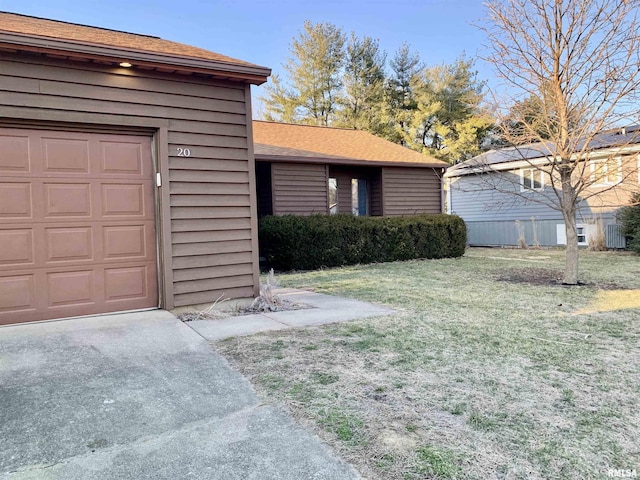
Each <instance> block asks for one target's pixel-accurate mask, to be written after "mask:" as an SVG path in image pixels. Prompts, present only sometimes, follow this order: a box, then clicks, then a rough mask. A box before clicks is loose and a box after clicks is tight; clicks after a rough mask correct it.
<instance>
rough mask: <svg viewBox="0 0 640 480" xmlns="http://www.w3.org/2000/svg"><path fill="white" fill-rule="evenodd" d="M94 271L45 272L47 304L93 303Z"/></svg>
mask: <svg viewBox="0 0 640 480" xmlns="http://www.w3.org/2000/svg"><path fill="white" fill-rule="evenodd" d="M94 282H95V279H94V271H93V270H83V271H73V272H54V273H49V274H47V300H48V306H50V307H55V306H59V305H65V306H68V305H86V304H93V303H95V301H94V299H95V297H96V295H95V290H96V289H95V285H94Z"/></svg>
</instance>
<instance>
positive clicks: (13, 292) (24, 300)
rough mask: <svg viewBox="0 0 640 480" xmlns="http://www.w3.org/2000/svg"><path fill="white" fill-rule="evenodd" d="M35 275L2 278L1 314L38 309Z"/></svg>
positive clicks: (0, 280)
mask: <svg viewBox="0 0 640 480" xmlns="http://www.w3.org/2000/svg"><path fill="white" fill-rule="evenodd" d="M35 292H36V282H35V275H33V274H31V275H12V276H7V277H0V313H1V312H14V311H20V310H32V311H35V309H36V302H35V299H36V294H35Z"/></svg>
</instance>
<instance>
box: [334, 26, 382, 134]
mask: <svg viewBox="0 0 640 480" xmlns="http://www.w3.org/2000/svg"><path fill="white" fill-rule="evenodd" d="M386 58H387V55H386V53H385V52H383V51H381V50H380V45H379V43H378V40H374V39H373V38H371V37H364V38H362V39H360V38H358V37H356V36H355V34H353V33H352V34H351V37H350V38H349V42H348V44H347V48H346V58H345V64H344V101H343V105H342V108H341V110H340V114H339V120H338V122H337V124H338V125H340V126H343V127H348V128H355V129H359V130H367V131H369V132H371V133H374V134H375V133H379V131H380V130H381V126H380V123H381V119H380V116H381V107H382V102H383V101H384V80H385V64H386Z"/></svg>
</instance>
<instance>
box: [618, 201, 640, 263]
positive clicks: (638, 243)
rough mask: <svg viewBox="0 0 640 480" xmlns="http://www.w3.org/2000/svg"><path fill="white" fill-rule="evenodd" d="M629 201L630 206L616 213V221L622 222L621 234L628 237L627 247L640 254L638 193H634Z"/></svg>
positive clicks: (639, 202)
mask: <svg viewBox="0 0 640 480" xmlns="http://www.w3.org/2000/svg"><path fill="white" fill-rule="evenodd" d="M631 201H632V204H633V205H632V206H630V207H624V208H622V209H621V210H620V212H619V213H618V221H619V222H620V223H621V224H622V234H623V235H624V236H626V237H627V238H628V239H629V247H630V248H631V250H633V251H634V252H636V253H637V254H639V255H640V193H636V194H634V195H633V197H632V200H631Z"/></svg>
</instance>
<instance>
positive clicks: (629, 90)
mask: <svg viewBox="0 0 640 480" xmlns="http://www.w3.org/2000/svg"><path fill="white" fill-rule="evenodd" d="M639 5H640V2H639V1H637V0H502V1H500V0H494V1H489V2H488V3H487V4H486V7H487V10H488V18H487V23H486V26H485V27H484V28H483V30H485V32H486V34H487V37H488V40H489V42H488V48H489V54H488V56H487V58H486V60H487V61H489V62H490V63H491V64H492V65H493V67H494V69H495V71H496V73H497V74H498V76H499V77H501V78H502V80H503V81H504V93H506V96H508V97H509V99H508V100H506V101H505V99H504V98H501V99H500V105H501V106H504V105H513V104H515V103H516V102H519V103H518V105H519V108H512V109H511V111H510V112H509V116H508V118H507V112H503V114H504V121H503V122H502V124H501V125H502V127H503V132H504V133H503V135H504V140H505V141H506V143H508V144H511V145H523V144H528V143H532V142H540V143H539V144H538V147H540V148H542V149H544V150H546V155H548V162H546V163H540V162H531V167H532V168H535V169H536V170H539V171H540V172H544V174H546V175H547V176H548V181H549V182H550V183H551V186H552V187H553V191H554V192H555V197H554V198H551V200H550V199H549V198H540V199H538V201H541V202H544V203H547V202H550V204H551V206H552V207H553V208H555V209H556V210H559V211H560V212H562V215H563V217H564V219H565V225H566V226H567V269H566V271H565V282H567V283H576V282H577V268H578V267H577V261H578V260H577V258H578V255H577V236H576V235H575V214H576V209H577V207H578V203H579V202H580V200H581V199H582V200H584V199H585V198H587V197H589V196H591V195H593V193H592V192H591V191H590V190H589V188H590V187H591V186H592V185H594V184H601V183H602V176H603V175H607V174H608V172H609V171H610V169H611V166H610V164H608V163H607V162H606V161H605V162H597V163H596V162H592V161H587V160H588V159H589V158H591V156H592V155H593V154H594V151H595V150H596V149H598V148H599V146H601V145H600V144H601V136H602V134H603V132H606V131H609V130H612V129H613V128H620V127H622V126H625V125H631V124H637V123H638V121H639V115H638V114H639V113H640V103H639V102H638V100H640V99H639V92H638V87H639V85H640V71H639V70H640V35H639V31H638V27H639V25H638V6H639ZM503 97H504V95H503ZM496 111H498V112H499V109H496ZM507 120H508V121H507ZM514 124H515V125H517V127H516V128H514ZM627 133H628V132H627ZM638 134H639V131H635V133H633V134H626V135H622V136H620V142H619V143H618V144H616V145H615V147H616V148H617V149H618V151H619V152H624V150H625V147H626V146H628V145H631V144H636V143H637V142H638V138H637V137H638ZM516 151H517V150H516ZM616 158H617V160H616V161H618V162H620V161H621V160H620V159H622V161H627V160H629V161H631V159H635V158H636V157H635V156H631V155H626V156H625V155H621V156H618V155H617V156H616ZM522 160H524V161H527V159H526V158H524V157H523V158H522ZM636 165H637V164H636ZM487 167H488V168H490V166H487ZM620 171H621V172H622V174H624V175H629V174H630V173H629V172H631V169H629V168H625V166H624V165H622V166H621V169H620ZM622 180H623V179H620V178H618V179H616V181H615V182H609V183H611V188H616V186H617V185H620V184H621V183H622ZM602 192H603V189H600V190H599V193H602Z"/></svg>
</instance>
